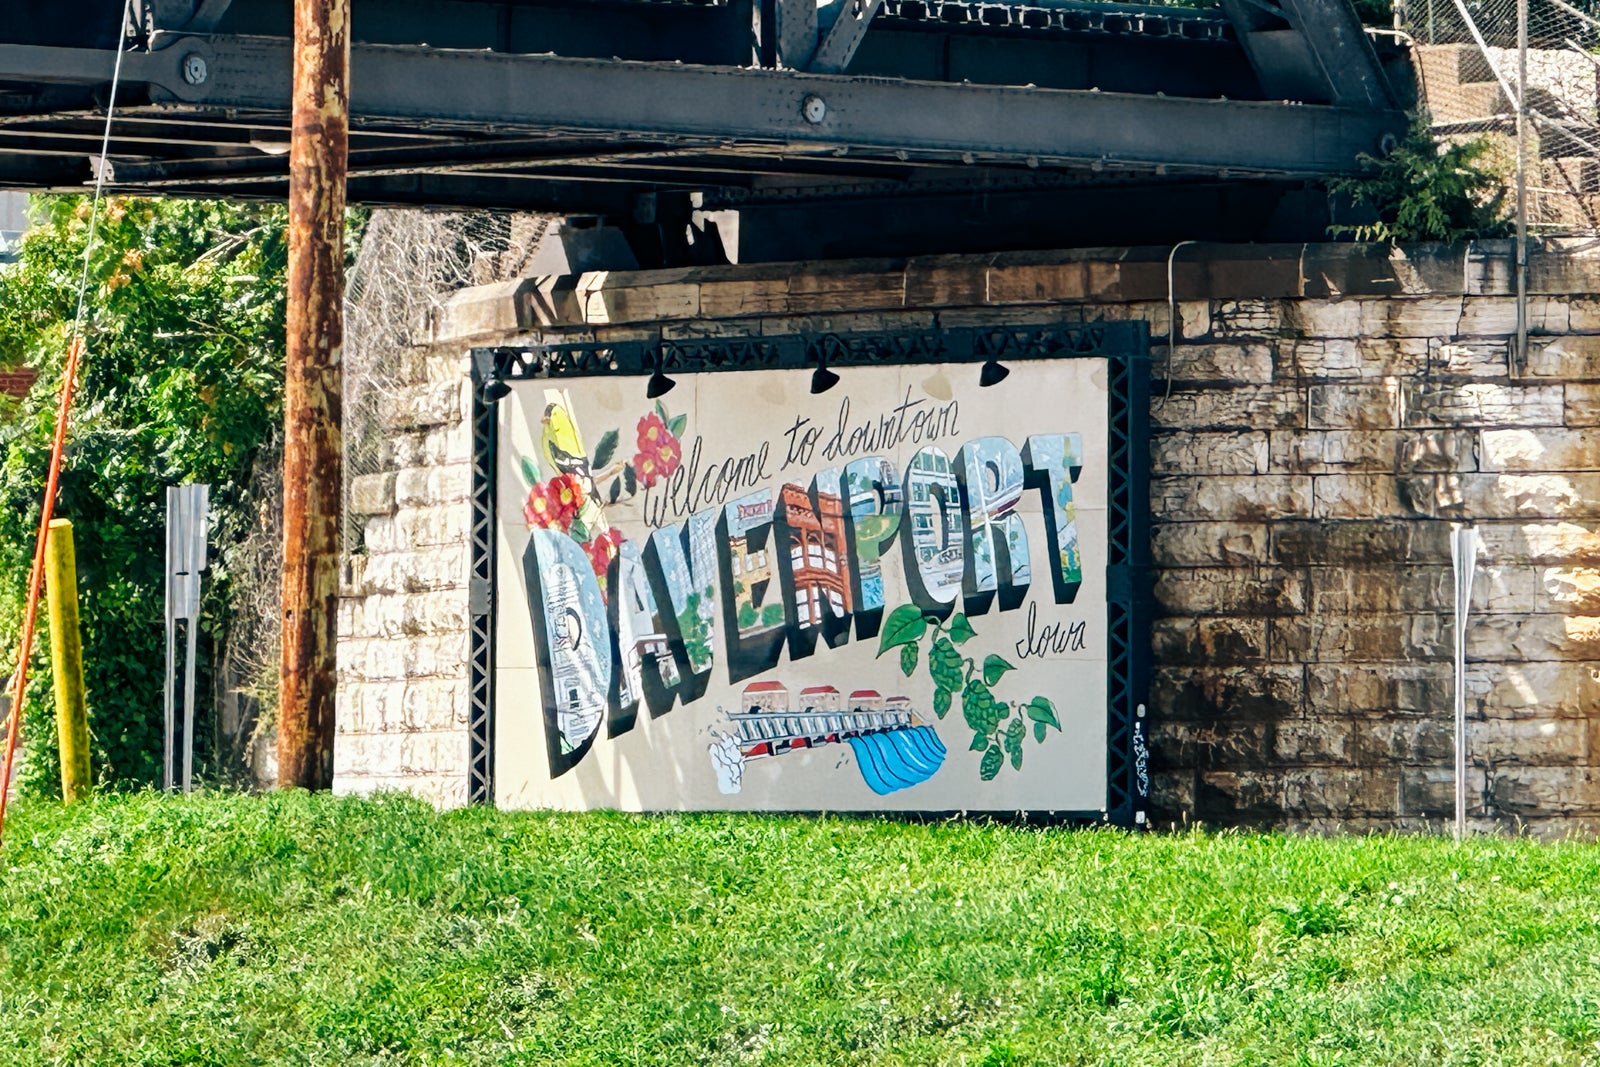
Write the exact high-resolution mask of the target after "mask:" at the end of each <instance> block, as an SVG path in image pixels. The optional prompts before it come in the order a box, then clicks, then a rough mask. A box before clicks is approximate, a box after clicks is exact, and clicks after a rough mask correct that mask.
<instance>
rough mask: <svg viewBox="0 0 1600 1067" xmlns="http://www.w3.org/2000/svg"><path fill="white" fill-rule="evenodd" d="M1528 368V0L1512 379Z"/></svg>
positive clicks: (1520, 98)
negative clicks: (1515, 325) (1515, 322)
mask: <svg viewBox="0 0 1600 1067" xmlns="http://www.w3.org/2000/svg"><path fill="white" fill-rule="evenodd" d="M1527 365H1528V0H1517V340H1516V345H1515V366H1514V367H1513V372H1514V374H1515V375H1520V374H1521V373H1522V368H1523V367H1526V366H1527Z"/></svg>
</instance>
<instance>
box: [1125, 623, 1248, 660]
mask: <svg viewBox="0 0 1600 1067" xmlns="http://www.w3.org/2000/svg"><path fill="white" fill-rule="evenodd" d="M1152 645H1153V648H1154V650H1155V658H1156V662H1158V663H1164V664H1179V663H1193V664H1204V665H1207V666H1232V665H1236V664H1239V665H1242V664H1248V663H1263V662H1265V661H1266V658H1267V620H1266V619H1259V618H1257V619H1241V618H1216V617H1210V618H1200V619H1192V618H1168V619H1157V620H1156V622H1155V624H1154V626H1153V633H1152Z"/></svg>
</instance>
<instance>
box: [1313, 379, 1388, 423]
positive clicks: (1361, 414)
mask: <svg viewBox="0 0 1600 1067" xmlns="http://www.w3.org/2000/svg"><path fill="white" fill-rule="evenodd" d="M1400 394H1401V387H1400V383H1399V381H1398V380H1397V379H1394V378H1389V379H1386V380H1384V381H1381V382H1359V383H1350V384H1339V385H1314V386H1311V387H1310V388H1309V389H1308V390H1307V391H1306V423H1305V425H1306V426H1307V428H1309V429H1313V430H1392V429H1396V428H1397V427H1399V425H1400V410H1401V408H1400Z"/></svg>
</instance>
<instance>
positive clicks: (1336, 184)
mask: <svg viewBox="0 0 1600 1067" xmlns="http://www.w3.org/2000/svg"><path fill="white" fill-rule="evenodd" d="M1490 149H1491V143H1490V142H1489V141H1488V140H1487V139H1486V138H1481V137H1480V138H1477V139H1475V140H1471V141H1464V142H1444V143H1440V142H1439V141H1437V140H1435V139H1434V136H1433V132H1432V131H1431V130H1430V129H1429V128H1428V124H1427V122H1426V121H1423V120H1420V119H1419V120H1418V121H1416V122H1414V123H1413V124H1412V126H1411V129H1410V131H1409V132H1408V133H1407V135H1406V137H1405V139H1404V140H1402V141H1401V142H1400V143H1399V144H1398V145H1396V146H1395V148H1394V150H1393V151H1392V152H1390V153H1389V154H1388V155H1387V156H1385V157H1383V158H1382V159H1379V158H1378V157H1376V156H1370V155H1366V154H1363V155H1362V156H1361V157H1360V161H1361V164H1362V166H1363V167H1364V168H1365V173H1364V174H1362V175H1361V176H1360V177H1355V178H1339V179H1335V180H1334V181H1332V182H1329V183H1328V191H1329V192H1331V193H1333V194H1334V195H1336V196H1339V195H1342V196H1347V197H1349V198H1350V200H1351V201H1352V202H1353V203H1354V204H1356V205H1357V206H1365V207H1366V208H1368V209H1369V210H1370V211H1371V212H1372V213H1373V214H1374V216H1375V217H1374V218H1373V219H1372V220H1371V221H1369V222H1362V223H1357V224H1354V225H1335V226H1330V227H1329V228H1328V230H1329V233H1330V234H1332V235H1334V236H1353V237H1354V238H1355V239H1356V240H1358V241H1393V242H1402V241H1463V240H1471V239H1474V238H1483V237H1502V236H1504V235H1505V234H1506V233H1507V232H1508V228H1509V224H1508V222H1507V219H1506V210H1505V198H1506V184H1505V177H1504V176H1503V175H1502V174H1500V173H1498V172H1497V171H1496V169H1495V168H1494V167H1493V166H1490V165H1489V163H1488V161H1487V160H1486V158H1485V157H1486V156H1487V155H1488V154H1489V152H1490Z"/></svg>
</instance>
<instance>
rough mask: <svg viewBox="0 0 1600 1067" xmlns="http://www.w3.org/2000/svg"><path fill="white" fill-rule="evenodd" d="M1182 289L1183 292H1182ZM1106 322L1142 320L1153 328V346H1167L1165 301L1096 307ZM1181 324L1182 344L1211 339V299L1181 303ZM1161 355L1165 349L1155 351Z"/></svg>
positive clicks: (1151, 335) (1179, 311) (1180, 336)
mask: <svg viewBox="0 0 1600 1067" xmlns="http://www.w3.org/2000/svg"><path fill="white" fill-rule="evenodd" d="M1181 291H1182V290H1180V292H1181ZM1095 311H1096V313H1098V314H1100V315H1101V316H1102V317H1104V318H1105V319H1106V320H1107V321H1112V322H1123V321H1127V320H1133V321H1135V322H1138V321H1143V322H1146V323H1148V324H1149V326H1150V340H1151V343H1152V345H1163V346H1164V345H1165V344H1166V343H1167V319H1168V308H1167V303H1166V301H1165V300H1162V301H1145V302H1142V303H1133V304H1108V305H1102V306H1100V307H1097V308H1095ZM1178 323H1179V325H1181V326H1182V327H1183V332H1182V333H1181V334H1180V335H1179V343H1180V344H1181V343H1182V342H1183V341H1194V340H1198V339H1199V338H1202V337H1209V336H1211V333H1212V327H1211V302H1210V301H1209V300H1179V301H1178ZM1153 351H1154V352H1155V353H1156V354H1159V355H1165V350H1164V349H1162V348H1153Z"/></svg>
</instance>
